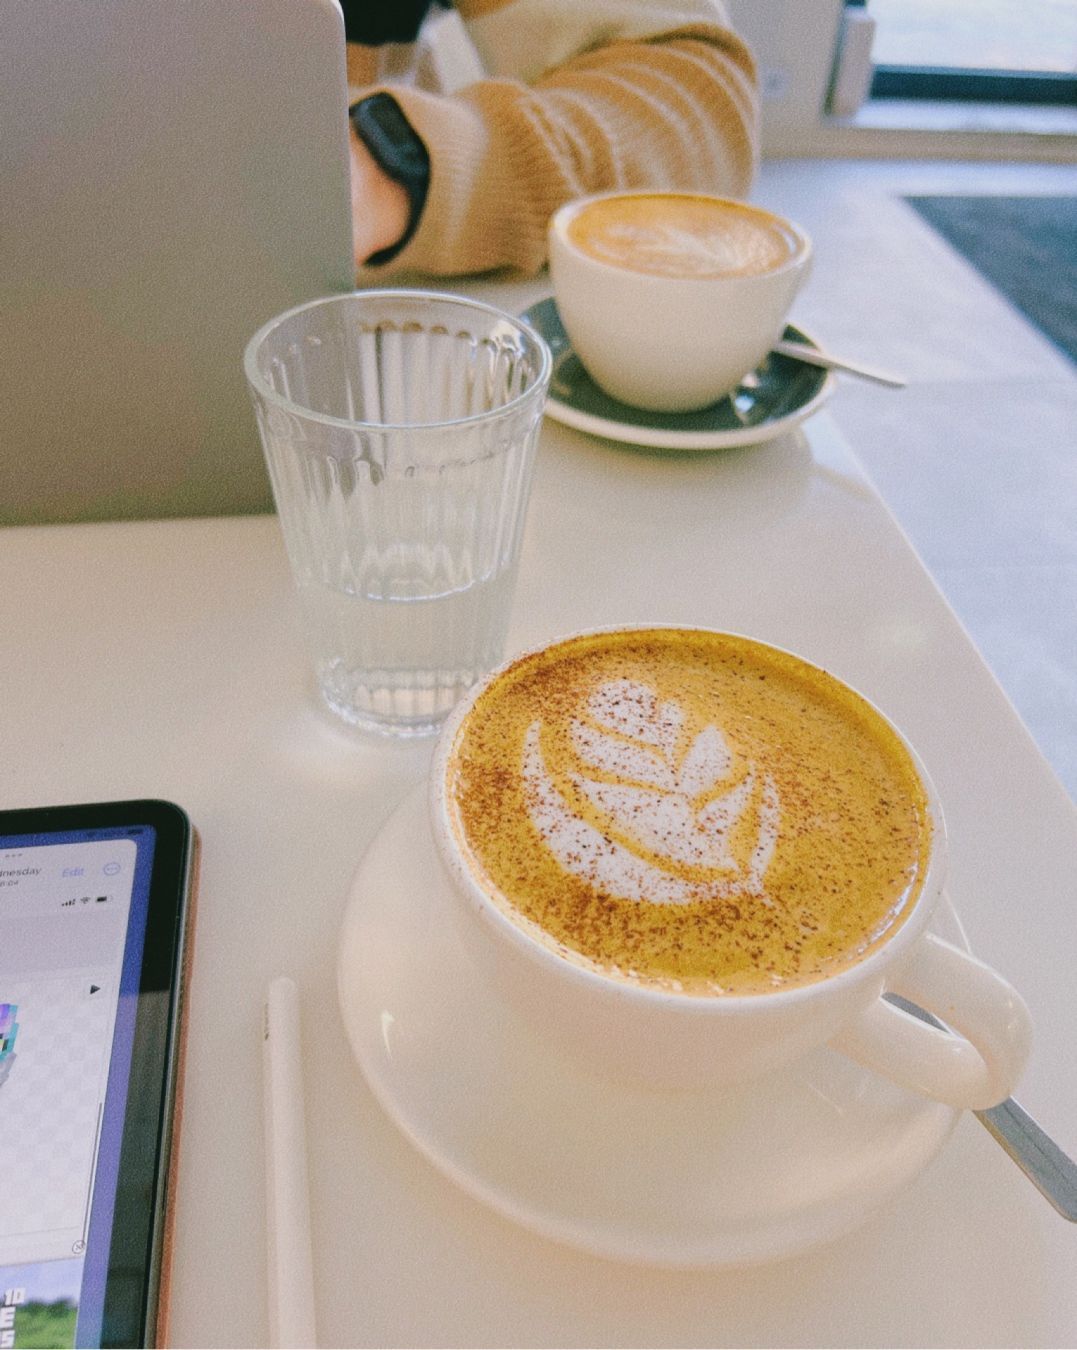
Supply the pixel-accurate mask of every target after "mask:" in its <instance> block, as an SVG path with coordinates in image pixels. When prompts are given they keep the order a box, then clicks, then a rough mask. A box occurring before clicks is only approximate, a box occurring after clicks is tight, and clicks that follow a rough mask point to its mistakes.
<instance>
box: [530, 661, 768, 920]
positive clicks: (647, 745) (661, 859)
mask: <svg viewBox="0 0 1077 1350" xmlns="http://www.w3.org/2000/svg"><path fill="white" fill-rule="evenodd" d="M587 713H588V714H589V717H588V718H587V719H586V720H584V719H574V720H573V721H572V723H571V740H572V744H573V748H574V749H575V751H576V753H577V756H578V761H579V764H580V766H581V769H583V770H585V771H586V772H581V771H576V772H570V773H569V781H570V783H571V784H572V786H573V787H574V788H575V790H576V792H577V793H578V794H579V795H580V796H581V797H582V798H583V799H584V802H585V803H586V805H587V807H589V808H590V809H589V810H588V811H587V812H586V814H576V813H575V812H574V810H573V807H572V806H571V805H570V803H569V801H568V800H567V799H566V798H565V796H564V795H562V793H561V792H560V791H559V790H558V787H557V785H556V783H555V782H554V780H553V778H552V777H551V774H550V771H549V770H548V769H547V767H546V763H545V760H544V758H543V752H542V746H541V735H542V723H541V721H536V722H534V723H532V725H531V726H530V727H529V728H528V731H527V736H526V738H525V742H524V757H523V778H524V782H525V784H526V786H527V789H528V791H527V806H528V814H529V816H530V819H531V822H532V824H533V825H534V826H535V829H536V831H537V832H538V834H539V835H540V836H541V838H542V839H543V840H544V842H545V843H546V844H547V846H548V847H549V849H550V851H551V853H553V854H554V856H555V857H556V858H557V859H558V861H559V862H560V864H561V866H562V867H563V868H564V869H565V871H566V872H568V873H570V874H572V875H574V876H577V877H580V878H581V879H583V880H585V881H587V882H588V883H589V884H590V885H592V886H594V887H596V888H601V889H602V890H604V891H606V892H608V893H609V894H610V895H611V896H614V897H616V898H617V899H623V900H634V901H645V902H647V903H650V904H688V903H690V902H691V901H693V900H705V899H715V898H717V897H719V896H722V895H727V896H728V895H736V894H739V893H742V892H750V893H751V894H753V895H757V896H759V897H760V898H761V899H763V900H764V902H765V903H766V904H770V903H771V902H770V901H769V900H767V898H766V895H765V891H764V889H763V877H764V874H765V872H766V869H767V866H768V864H769V863H770V860H771V858H772V857H773V855H774V850H775V846H776V844H777V840H778V822H779V817H780V806H779V800H778V790H777V787H776V786H775V784H774V780H773V779H772V778H771V777H770V775H769V774H762V775H759V774H758V773H757V770H756V768H755V766H754V765H753V764H751V763H749V765H748V767H747V769H746V771H744V772H742V773H741V774H740V775H739V776H734V775H733V774H732V769H733V758H732V755H731V753H730V750H729V747H728V745H727V744H726V741H725V737H724V736H723V735H722V733H721V731H720V730H719V729H718V728H717V727H715V726H713V725H710V726H707V727H705V728H704V729H703V730H702V731H700V732H699V733H698V735H696V736H695V737H694V738H693V740H692V741H691V744H690V745H689V746H688V749H687V750H686V752H685V753H684V755H683V757H681V758H680V760H679V761H678V759H677V744H678V741H679V739H680V732H681V728H682V725H683V723H684V714H683V711H682V709H681V707H680V705H679V704H677V703H676V702H672V701H671V702H668V703H664V704H661V705H659V703H658V700H657V697H656V696H655V693H654V691H653V690H651V689H649V688H648V687H647V686H646V685H640V684H635V683H633V682H632V681H628V680H623V681H613V682H610V683H608V684H604V685H601V686H600V687H599V688H598V689H597V690H596V691H595V692H594V694H592V696H591V698H590V699H589V700H588V704H587ZM589 775H593V776H589ZM749 817H750V819H749ZM746 822H747V828H745V823H746ZM735 835H739V836H740V838H741V839H742V840H743V839H744V836H745V835H747V839H746V841H745V842H742V844H741V848H740V850H739V856H738V852H737V851H735V850H734V847H733V838H734V836H735Z"/></svg>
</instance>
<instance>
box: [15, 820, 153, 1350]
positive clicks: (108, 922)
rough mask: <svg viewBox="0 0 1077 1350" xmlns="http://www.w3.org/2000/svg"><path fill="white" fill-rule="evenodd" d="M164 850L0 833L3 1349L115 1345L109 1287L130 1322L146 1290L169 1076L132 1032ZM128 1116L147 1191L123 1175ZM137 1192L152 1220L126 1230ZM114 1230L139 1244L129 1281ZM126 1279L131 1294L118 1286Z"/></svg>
mask: <svg viewBox="0 0 1077 1350" xmlns="http://www.w3.org/2000/svg"><path fill="white" fill-rule="evenodd" d="M87 810H91V808H87ZM7 819H8V821H9V822H10V820H11V819H12V817H11V816H9V817H8V818H7ZM136 819H137V818H136ZM157 849H158V831H157V829H155V827H154V826H153V825H152V824H148V823H130V824H122V825H116V824H105V825H102V824H97V825H95V826H90V827H81V828H68V829H62V830H49V831H44V832H35V833H24V834H11V833H0V1197H2V1202H0V1350H2V1348H3V1347H7V1346H12V1347H14V1346H74V1345H80V1346H82V1345H88V1346H99V1345H102V1344H110V1343H118V1342H117V1340H116V1339H115V1338H114V1336H112V1335H110V1334H109V1331H108V1327H107V1319H106V1293H108V1295H109V1299H110V1300H111V1301H112V1302H113V1303H114V1304H115V1303H116V1299H117V1296H118V1298H119V1305H120V1309H119V1315H120V1320H121V1322H124V1321H126V1323H128V1324H130V1323H131V1321H132V1313H131V1312H130V1310H129V1309H128V1310H127V1311H124V1308H123V1306H122V1305H124V1304H127V1305H132V1306H133V1305H134V1304H137V1303H138V1301H139V1298H140V1297H141V1290H143V1289H144V1287H145V1284H146V1278H147V1267H148V1265H149V1264H150V1263H151V1262H150V1258H149V1256H148V1253H147V1250H146V1249H147V1248H148V1247H149V1245H150V1242H149V1235H150V1233H151V1231H152V1215H151V1213H150V1212H149V1211H151V1210H152V1208H153V1199H154V1196H155V1195H156V1194H157V1192H158V1188H157V1186H156V1184H155V1177H154V1172H155V1171H156V1169H157V1168H158V1166H159V1164H160V1149H159V1142H160V1137H161V1132H160V1120H159V1117H160V1114H161V1108H160V1105H159V1103H160V1101H161V1100H162V1098H163V1096H164V1095H165V1084H164V1082H163V1081H162V1080H163V1079H164V1078H165V1077H166V1075H164V1074H162V1073H161V1071H160V1067H161V1065H162V1064H163V1063H164V1062H165V1057H164V1056H163V1053H162V1052H163V1043H162V1046H161V1047H158V1050H157V1052H156V1053H155V1055H154V1056H151V1058H154V1059H155V1060H156V1062H157V1067H156V1068H154V1067H153V1066H152V1065H147V1062H146V1060H145V1053H144V1051H145V1045H144V1044H142V1043H143V1042H144V1041H145V1032H144V1030H142V1031H140V1029H139V1027H140V1020H141V1021H142V1022H145V1018H146V1014H147V1009H146V1007H145V1006H144V1004H145V995H146V993H147V989H146V983H147V982H146V980H145V978H144V975H145V972H144V959H143V958H144V953H145V951H146V948H147V940H146V939H147V926H148V920H149V918H150V914H151V891H152V886H151V881H152V878H153V876H154V855H155V851H157ZM171 922H172V926H173V928H175V914H173V915H172V920H171ZM153 982H154V981H151V982H150V983H153ZM156 983H158V984H160V983H161V981H160V980H157V981H156ZM164 983H165V985H170V984H171V983H172V980H171V976H169V977H168V978H167V979H166V980H165V981H164ZM167 992H168V991H167V988H166V989H163V990H162V995H163V996H164V997H165V998H166V1000H167ZM140 1002H141V1003H142V1004H143V1006H142V1007H141V1009H140ZM157 1020H160V1018H159V1017H158V1019H157ZM168 1020H169V1018H168V1010H167V1007H166V1010H165V1017H164V1024H165V1026H166V1027H167V1024H168ZM158 1039H160V1038H158ZM165 1039H166V1040H167V1039H168V1038H167V1036H166V1037H165ZM140 1047H141V1048H140ZM147 1068H149V1069H150V1073H151V1080H152V1078H154V1077H155V1078H156V1081H155V1082H154V1081H150V1082H149V1083H147V1082H146V1081H145V1071H146V1069H147ZM147 1095H148V1100H149V1102H150V1103H151V1106H150V1110H149V1111H148V1112H147V1111H146V1110H145V1105H146V1099H147ZM140 1098H142V1099H143V1101H142V1106H141V1108H140V1107H139V1099H140ZM153 1103H157V1104H158V1105H157V1106H156V1107H154V1106H153V1105H152V1104H153ZM135 1115H141V1118H142V1121H143V1125H144V1124H145V1122H146V1120H147V1119H148V1121H149V1126H148V1130H149V1136H150V1137H149V1140H148V1142H145V1141H144V1142H143V1143H142V1144H138V1142H137V1140H136V1146H135V1155H136V1156H135V1158H134V1161H135V1164H136V1169H137V1168H138V1167H139V1166H141V1171H142V1172H143V1173H145V1172H146V1171H147V1170H148V1172H149V1177H148V1181H149V1185H148V1186H147V1185H146V1181H147V1177H146V1176H145V1175H143V1176H142V1177H133V1176H131V1175H127V1176H126V1177H125V1176H124V1175H123V1173H124V1172H125V1171H128V1172H129V1170H130V1164H131V1162H132V1158H131V1156H130V1155H131V1137H132V1131H133V1130H134V1133H135V1134H136V1135H137V1133H138V1128H140V1127H139V1126H138V1121H137V1120H133V1119H132V1117H133V1116H135ZM137 1155H141V1160H142V1161H141V1164H139V1159H138V1156H137ZM147 1158H148V1169H147V1165H146V1164H147ZM132 1183H133V1184H136V1185H139V1186H141V1187H142V1190H141V1194H142V1196H143V1200H142V1208H143V1210H145V1211H146V1214H145V1219H144V1222H140V1223H136V1224H135V1225H134V1230H135V1231H133V1232H131V1233H130V1234H125V1235H121V1234H119V1233H118V1231H117V1230H118V1229H119V1228H120V1227H124V1228H130V1227H131V1225H129V1224H128V1223H127V1219H126V1216H125V1214H124V1204H125V1198H124V1197H125V1184H127V1185H128V1186H129V1185H130V1184H132ZM119 1236H125V1237H126V1236H129V1237H130V1238H131V1240H133V1241H134V1243H135V1244H136V1247H135V1251H134V1253H133V1254H132V1258H131V1260H130V1262H129V1263H128V1265H129V1269H128V1270H127V1271H126V1272H125V1271H124V1270H123V1269H117V1263H116V1253H115V1250H114V1248H115V1247H116V1239H117V1237H119ZM140 1247H141V1248H142V1251H141V1252H140V1251H139V1248H140ZM110 1267H111V1278H112V1280H113V1282H114V1283H113V1286H112V1287H111V1288H110ZM125 1275H126V1277H127V1278H128V1279H129V1280H133V1281H134V1282H135V1284H136V1285H137V1286H138V1289H137V1290H130V1291H127V1293H126V1294H125V1292H124V1290H123V1289H122V1287H121V1288H119V1289H118V1290H117V1287H116V1286H115V1281H116V1280H117V1279H119V1280H120V1282H121V1285H122V1281H123V1279H124V1278H125ZM138 1331H139V1329H138V1327H134V1328H133V1329H131V1328H130V1327H127V1328H125V1329H123V1330H122V1331H121V1333H120V1343H132V1344H133V1343H136V1342H135V1341H133V1340H132V1341H130V1342H123V1337H124V1336H126V1335H137V1334H138Z"/></svg>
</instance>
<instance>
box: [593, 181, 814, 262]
mask: <svg viewBox="0 0 1077 1350" xmlns="http://www.w3.org/2000/svg"><path fill="white" fill-rule="evenodd" d="M567 234H568V237H569V239H570V240H571V242H572V243H573V244H575V245H576V247H577V248H579V249H581V250H582V251H583V252H584V253H587V254H589V255H590V256H591V257H592V258H596V259H597V260H598V261H599V262H604V263H608V264H609V265H610V266H611V267H622V268H625V269H627V270H629V271H638V272H647V273H650V274H652V275H654V276H662V277H745V276H758V275H760V274H761V273H763V272H772V271H774V270H775V269H776V268H779V267H782V266H784V265H785V264H786V263H788V262H790V261H791V260H792V259H793V258H794V257H796V254H797V250H798V248H799V247H800V241H799V240H798V238H797V236H796V234H794V232H793V231H792V229H791V228H790V227H789V225H788V224H787V223H786V222H785V221H783V220H781V219H780V218H779V217H777V216H774V215H772V214H771V213H770V212H769V211H760V210H758V209H756V208H755V207H752V206H744V205H742V204H741V203H739V202H731V201H722V200H720V199H716V198H714V197H704V196H699V197H695V196H690V195H687V194H680V193H653V194H649V195H639V196H629V197H603V198H599V199H598V200H597V201H593V202H591V203H590V204H589V205H587V206H584V207H583V208H581V210H580V211H579V212H577V213H576V214H575V215H574V216H573V217H572V218H571V220H570V221H569V224H568V227H567Z"/></svg>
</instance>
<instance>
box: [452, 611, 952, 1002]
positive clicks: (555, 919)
mask: <svg viewBox="0 0 1077 1350" xmlns="http://www.w3.org/2000/svg"><path fill="white" fill-rule="evenodd" d="M447 773H448V789H449V792H448V796H449V801H450V816H451V818H452V821H453V828H454V831H455V834H456V837H457V840H458V842H459V844H460V846H461V849H462V851H463V853H464V856H465V858H467V859H468V861H469V863H470V865H471V867H472V868H473V870H474V872H475V874H476V876H477V878H478V880H479V882H480V884H481V885H482V887H483V889H484V890H485V891H486V892H487V893H488V894H489V895H490V897H491V898H492V899H493V900H494V902H495V903H496V904H498V906H499V907H500V908H501V909H502V910H504V911H505V912H506V913H507V914H508V915H509V916H510V917H512V918H513V919H514V920H515V921H516V922H519V923H522V925H523V926H524V927H525V928H527V929H528V931H530V932H532V933H533V934H536V935H540V936H541V937H542V939H544V940H545V941H546V942H547V943H548V944H549V945H550V946H551V947H553V948H554V949H555V950H560V951H562V953H563V954H565V955H567V956H568V957H569V959H571V960H574V961H577V962H580V963H582V964H584V965H589V966H592V967H594V968H596V969H599V970H601V971H603V972H605V973H607V974H612V975H616V976H620V977H622V978H625V979H629V980H633V981H637V982H641V983H645V984H651V985H654V986H657V987H660V988H664V989H671V990H681V991H684V992H688V993H722V992H731V993H759V992H764V991H767V990H772V989H774V988H776V987H783V986H791V985H798V984H805V983H809V982H811V981H812V980H815V979H818V978H820V977H822V976H823V975H825V974H828V973H831V972H833V971H834V970H837V969H841V968H843V967H845V966H848V965H850V964H852V963H854V962H855V961H857V960H859V959H860V958H861V957H862V956H864V955H865V954H866V953H867V952H869V951H870V950H872V949H873V948H874V947H875V946H876V945H878V943H879V942H881V941H883V940H885V938H886V937H887V936H888V935H889V934H890V933H892V932H893V931H894V930H895V929H896V928H897V927H898V926H899V925H900V924H901V922H902V921H903V919H904V917H905V914H906V913H907V911H908V909H909V907H910V905H911V902H912V900H913V899H914V898H915V896H916V895H917V894H918V893H919V889H920V885H921V883H922V878H923V872H924V869H925V867H926V862H927V855H928V849H929V845H930V822H929V817H928V813H927V803H926V797H925V794H924V790H923V787H922V784H921V783H920V780H919V777H918V775H917V774H916V770H915V767H914V766H913V764H912V761H911V759H910V757H909V755H908V752H907V751H906V750H905V748H904V746H903V745H902V744H901V742H900V741H899V740H898V738H897V737H896V736H895V735H894V733H893V732H892V731H891V730H890V728H889V727H888V726H887V725H886V724H885V723H884V722H882V721H881V720H880V719H879V718H878V716H877V715H876V714H875V713H874V712H873V711H872V710H871V709H870V708H868V707H867V705H865V704H864V702H863V700H861V699H859V698H858V697H857V696H856V695H854V694H852V692H851V691H849V690H847V689H845V688H844V686H842V685H839V684H838V683H837V682H836V681H834V680H832V679H831V678H830V677H829V676H827V675H825V674H824V673H823V672H821V671H818V670H816V669H814V668H813V667H810V666H807V665H805V664H804V663H803V662H800V661H798V660H797V659H796V658H794V657H788V656H785V655H784V654H783V653H779V652H775V651H773V650H772V649H770V648H767V647H763V646H761V645H760V644H757V643H753V642H750V641H749V640H747V639H742V638H734V637H728V636H725V635H721V634H713V633H701V632H696V631H693V630H687V629H661V630H648V631H644V632H617V633H612V634H596V635H592V636H585V637H582V638H575V639H570V640H568V641H567V642H565V643H562V644H559V645H558V646H555V647H553V648H549V649H547V650H546V651H545V652H541V653H537V654H533V655H530V656H527V657H524V658H521V660H520V661H518V662H516V663H515V664H514V665H512V666H510V667H509V668H508V670H507V671H505V672H504V673H503V674H502V675H501V676H500V677H499V678H498V679H497V680H496V681H495V682H494V684H493V685H492V686H490V687H489V688H488V689H487V690H485V691H484V692H483V693H482V694H481V695H480V697H479V698H478V700H477V701H476V703H475V706H474V708H473V709H472V711H471V712H470V714H469V716H468V717H467V718H466V719H465V721H464V723H463V724H462V726H461V728H460V729H459V731H458V732H457V736H456V740H455V742H454V744H453V747H452V751H451V754H450V757H449V762H448V769H447Z"/></svg>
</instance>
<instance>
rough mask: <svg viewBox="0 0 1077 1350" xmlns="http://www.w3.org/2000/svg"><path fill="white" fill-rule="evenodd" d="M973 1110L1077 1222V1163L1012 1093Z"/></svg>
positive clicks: (900, 1003)
mask: <svg viewBox="0 0 1077 1350" xmlns="http://www.w3.org/2000/svg"><path fill="white" fill-rule="evenodd" d="M886 998H887V1000H888V1001H889V1002H890V1003H893V1004H895V1005H896V1006H897V1007H899V1008H901V1009H902V1010H903V1011H905V1012H907V1013H911V1014H912V1015H913V1016H914V1017H919V1018H920V1020H921V1021H922V1022H927V1023H929V1024H930V1025H931V1026H933V1027H939V1028H941V1029H942V1030H944V1031H945V1030H946V1028H945V1027H944V1026H943V1024H942V1023H941V1022H940V1021H939V1020H938V1018H937V1017H932V1015H931V1014H930V1013H929V1012H925V1011H924V1009H923V1008H921V1007H919V1006H918V1005H917V1004H915V1003H910V1002H909V1000H908V999H905V998H902V997H901V996H900V994H887V995H886ZM973 1114H974V1115H976V1116H977V1117H978V1118H979V1120H980V1122H981V1124H983V1125H984V1126H985V1127H986V1128H987V1129H988V1130H990V1132H991V1133H992V1134H993V1135H994V1137H995V1139H997V1140H998V1142H999V1143H1000V1144H1001V1145H1002V1147H1003V1148H1004V1149H1005V1150H1006V1152H1007V1153H1008V1154H1009V1155H1010V1157H1011V1158H1012V1159H1013V1160H1014V1162H1015V1163H1016V1164H1017V1166H1018V1167H1019V1168H1020V1169H1021V1171H1022V1172H1024V1174H1025V1176H1027V1177H1028V1179H1029V1181H1031V1182H1032V1184H1033V1185H1034V1186H1035V1187H1036V1189H1037V1190H1038V1191H1039V1192H1040V1194H1041V1195H1043V1196H1044V1197H1045V1198H1046V1199H1047V1200H1049V1201H1050V1202H1051V1204H1052V1205H1054V1207H1055V1209H1057V1210H1058V1212H1059V1214H1061V1215H1062V1217H1063V1218H1064V1219H1068V1220H1069V1221H1070V1223H1077V1163H1075V1162H1074V1161H1073V1159H1072V1158H1069V1157H1067V1156H1066V1154H1065V1153H1063V1152H1062V1150H1061V1149H1060V1148H1059V1147H1058V1145H1057V1144H1056V1143H1055V1142H1054V1140H1053V1139H1051V1138H1050V1137H1049V1136H1048V1135H1046V1134H1045V1133H1044V1132H1043V1130H1041V1129H1040V1127H1039V1126H1038V1125H1037V1124H1036V1122H1035V1121H1034V1120H1033V1119H1032V1117H1031V1116H1030V1115H1029V1114H1028V1112H1027V1111H1025V1110H1024V1109H1023V1108H1022V1107H1020V1106H1018V1105H1017V1103H1016V1102H1015V1101H1014V1099H1013V1098H1012V1097H1007V1098H1006V1100H1005V1101H1004V1102H1001V1103H1000V1104H999V1105H998V1106H992V1107H990V1108H989V1109H988V1110H986V1111H976V1112H974V1113H973Z"/></svg>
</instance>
